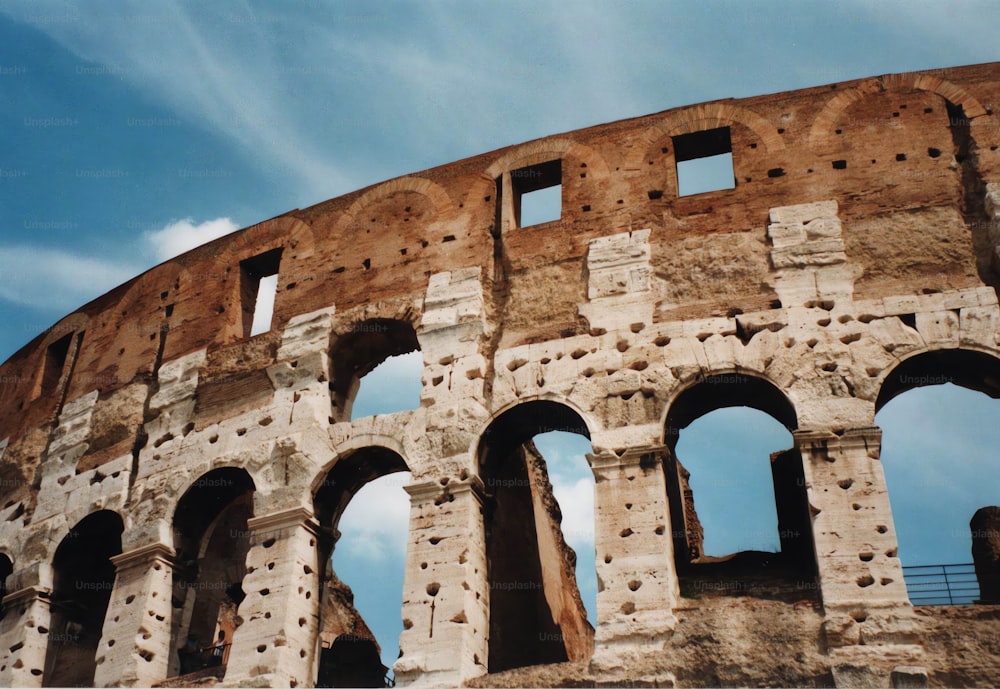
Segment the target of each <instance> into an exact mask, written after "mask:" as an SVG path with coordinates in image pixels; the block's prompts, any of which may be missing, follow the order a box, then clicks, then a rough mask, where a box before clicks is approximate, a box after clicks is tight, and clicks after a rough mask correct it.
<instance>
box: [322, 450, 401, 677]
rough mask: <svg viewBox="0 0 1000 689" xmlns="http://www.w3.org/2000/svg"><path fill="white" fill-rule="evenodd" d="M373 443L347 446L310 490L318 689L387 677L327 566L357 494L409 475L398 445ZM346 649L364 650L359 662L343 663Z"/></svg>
mask: <svg viewBox="0 0 1000 689" xmlns="http://www.w3.org/2000/svg"><path fill="white" fill-rule="evenodd" d="M373 440H375V438H374V437H373V436H365V437H364V438H358V439H356V442H354V443H350V444H351V445H352V447H350V448H345V449H344V451H342V452H340V453H339V454H338V456H337V457H336V458H335V459H334V460H333V461H332V462H330V463H328V464H327V465H326V466H325V467H324V468H323V470H322V471H321V472H320V473H319V475H318V477H317V478H316V480H314V481H313V484H312V486H311V492H312V495H313V513H314V514H315V515H316V520H317V521H318V522H319V534H318V538H317V543H316V547H317V550H318V551H319V552H318V555H319V557H318V562H319V564H320V572H319V580H320V586H321V593H320V608H319V646H320V661H319V669H318V683H317V686H355V685H356V682H357V681H358V680H359V679H360V678H362V677H364V678H376V679H378V680H379V681H380V682H381V681H382V680H383V679H384V677H385V676H386V673H387V672H388V668H387V667H386V666H384V665H382V661H381V659H380V654H379V651H380V648H379V644H378V640H377V639H376V638H375V635H374V633H373V632H372V630H371V629H370V628H369V626H368V624H367V623H366V622H365V620H364V619H363V618H362V616H361V614H360V613H359V611H358V610H357V609H356V608H355V607H354V594H353V592H352V591H351V589H350V587H349V586H348V585H347V584H345V583H344V582H343V581H341V580H340V578H339V577H338V576H337V574H336V572H335V570H334V567H333V560H332V558H333V555H334V551H335V548H336V543H337V541H338V540H339V538H340V531H339V529H338V526H339V524H340V518H341V517H342V516H343V514H344V512H345V510H346V509H347V506H348V505H349V504H350V502H351V501H352V500H353V499H354V497H355V495H357V493H358V491H360V490H361V489H362V488H363V487H364V486H365V485H367V484H368V483H370V482H371V481H374V480H376V479H379V478H383V477H385V476H388V475H390V474H394V473H398V472H405V471H409V465H408V463H407V461H406V459H405V457H404V455H403V453H402V447H401V443H399V442H398V441H395V440H393V439H388V438H386V439H385V441H386V442H384V443H378V442H377V441H376V442H375V443H371V442H369V441H373ZM345 644H346V645H347V646H348V647H349V648H350V649H354V650H356V651H357V650H360V649H364V650H365V651H366V653H365V654H364V657H356V658H355V659H354V662H348V661H347V660H346V659H345V656H344V651H345V648H344V646H345ZM361 686H373V685H369V684H363V685H361Z"/></svg>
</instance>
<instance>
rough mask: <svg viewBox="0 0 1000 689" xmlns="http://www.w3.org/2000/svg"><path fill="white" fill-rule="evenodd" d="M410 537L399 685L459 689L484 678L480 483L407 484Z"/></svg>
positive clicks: (486, 598) (483, 537)
mask: <svg viewBox="0 0 1000 689" xmlns="http://www.w3.org/2000/svg"><path fill="white" fill-rule="evenodd" d="M406 492H407V493H409V494H410V533H409V541H408V543H407V547H406V577H405V580H404V583H403V633H402V634H401V635H400V639H399V645H400V649H401V651H402V655H401V656H400V658H399V660H397V661H396V663H395V664H394V666H393V670H394V673H395V676H396V682H397V684H398V685H400V686H404V685H405V686H415V685H421V686H435V687H440V686H454V687H457V686H461V684H462V682H463V681H464V680H466V679H470V678H472V677H477V676H479V675H483V674H486V671H487V665H486V664H487V660H488V657H489V641H488V636H489V605H490V600H489V589H488V586H489V584H488V580H487V572H486V534H485V531H484V527H483V514H482V507H483V502H482V500H483V498H482V493H483V484H482V481H480V480H479V478H478V477H475V476H474V477H471V478H468V479H464V480H461V481H449V482H447V483H445V484H444V485H442V484H441V482H436V481H425V482H419V483H414V484H411V485H409V486H407V487H406Z"/></svg>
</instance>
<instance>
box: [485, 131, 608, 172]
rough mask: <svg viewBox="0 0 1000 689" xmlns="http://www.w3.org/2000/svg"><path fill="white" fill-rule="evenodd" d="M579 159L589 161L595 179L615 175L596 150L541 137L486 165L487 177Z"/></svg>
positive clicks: (567, 141)
mask: <svg viewBox="0 0 1000 689" xmlns="http://www.w3.org/2000/svg"><path fill="white" fill-rule="evenodd" d="M565 157H573V158H579V159H580V160H582V161H583V162H585V163H587V171H588V174H589V175H591V176H592V177H593V178H595V179H607V178H608V177H610V175H611V171H610V168H609V167H608V163H607V161H606V160H605V159H604V156H602V155H601V154H600V153H598V152H597V151H596V150H595V149H593V148H591V147H590V146H587V145H586V144H582V143H578V142H576V141H573V140H572V139H565V138H557V139H540V140H538V141H532V142H531V143H527V144H522V145H520V146H515V147H514V148H513V149H511V150H508V151H507V152H506V153H504V154H503V155H501V156H500V157H499V158H497V159H496V160H494V161H493V162H492V163H491V164H490V166H489V167H488V168H486V171H485V174H486V177H485V179H488V180H489V181H490V182H491V183H492V181H493V180H495V179H496V178H497V177H499V176H500V175H501V174H503V173H504V172H507V171H508V170H516V169H518V168H522V167H527V166H528V165H536V164H538V163H544V162H546V161H549V160H555V159H557V158H559V159H561V158H565Z"/></svg>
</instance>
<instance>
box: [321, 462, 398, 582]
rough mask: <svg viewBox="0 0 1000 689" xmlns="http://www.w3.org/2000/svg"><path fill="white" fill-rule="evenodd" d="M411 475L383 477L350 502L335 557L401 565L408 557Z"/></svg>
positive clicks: (365, 487) (367, 485)
mask: <svg viewBox="0 0 1000 689" xmlns="http://www.w3.org/2000/svg"><path fill="white" fill-rule="evenodd" d="M409 482H410V473H409V472H400V473H396V474H390V475H388V476H383V477H382V478H378V479H375V480H374V481H372V482H370V483H368V484H366V485H365V486H364V487H363V488H362V489H361V490H359V491H358V492H357V494H356V495H355V496H354V497H353V498H352V499H351V502H350V504H348V506H347V509H346V510H345V512H344V516H343V517H342V518H341V520H340V525H339V526H338V528H339V530H340V532H341V534H343V535H342V537H341V539H340V541H339V542H338V543H337V550H338V551H339V553H337V552H335V553H334V556H333V561H334V563H336V562H337V558H338V555H340V556H343V555H346V556H348V557H358V558H364V559H365V560H368V561H370V562H373V563H384V562H390V561H398V560H400V559H402V558H403V556H404V554H405V553H406V538H407V534H408V533H409V519H410V496H409V495H407V493H406V491H405V490H403V486H405V485H407V484H408V483H409Z"/></svg>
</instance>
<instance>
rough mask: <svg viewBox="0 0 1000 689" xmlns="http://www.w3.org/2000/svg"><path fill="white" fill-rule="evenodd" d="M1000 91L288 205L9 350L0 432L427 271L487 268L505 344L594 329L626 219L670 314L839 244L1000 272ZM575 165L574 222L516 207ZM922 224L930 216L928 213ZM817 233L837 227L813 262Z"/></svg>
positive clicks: (516, 164) (741, 297)
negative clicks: (718, 167) (256, 317)
mask: <svg viewBox="0 0 1000 689" xmlns="http://www.w3.org/2000/svg"><path fill="white" fill-rule="evenodd" d="M997 99H1000V63H993V64H986V65H976V66H970V67H961V68H952V69H940V70H931V71H926V72H918V73H910V74H893V75H886V76H881V77H873V78H867V79H860V80H856V81H850V82H844V83H838V84H832V85H828V86H820V87H815V88H809V89H804V90H799V91H794V92H788V93H781V94H776V95H769V96H760V97H754V98H746V99H740V100H733V99H728V100H720V101H715V102H711V103H704V104H699V105H692V106H687V107H681V108H675V109H672V110H668V111H664V112H660V113H656V114H653V115H648V116H644V117H638V118H635V119H630V120H624V121H620V122H614V123H610V124H605V125H600V126H595V127H590V128H587V129H583V130H579V131H575V132H569V133H566V134H559V135H554V136H550V137H546V138H543V139H539V140H536V141H532V142H528V143H524V144H520V145H516V146H511V147H508V148H504V149H501V150H498V151H493V152H490V153H486V154H483V155H479V156H476V157H473V158H469V159H466V160H462V161H458V162H455V163H451V164H448V165H444V166H441V167H437V168H433V169H430V170H426V171H424V172H418V173H414V174H412V175H407V176H404V177H400V178H397V179H393V180H390V181H387V182H383V183H380V184H376V185H373V186H371V187H368V188H365V189H362V190H359V191H356V192H353V193H351V194H347V195H344V196H341V197H339V198H336V199H332V200H329V201H325V202H323V203H320V204H317V205H315V206H312V207H310V208H306V209H301V210H299V209H296V210H293V211H290V212H288V213H285V214H283V215H281V216H279V217H276V218H273V219H271V220H267V221H264V222H262V223H259V224H257V225H253V226H251V227H248V228H246V229H244V230H241V231H239V232H236V233H233V234H231V235H228V236H226V237H223V238H221V239H218V240H216V241H213V242H212V243H210V244H208V245H205V246H203V247H200V248H197V249H195V250H193V251H190V252H188V253H186V254H184V255H182V256H179V257H177V258H175V259H172V260H170V261H167V262H165V263H163V264H161V265H159V266H156V267H155V268H153V269H151V270H149V271H147V272H146V273H144V274H143V275H141V276H139V277H137V278H135V279H134V280H131V281H130V282H128V283H126V284H124V285H121V286H120V287H118V288H116V289H114V290H112V291H111V292H109V293H107V294H105V295H104V296H102V297H100V298H98V299H96V300H94V301H92V302H91V303H89V304H87V305H86V306H84V307H82V308H81V309H80V310H78V311H77V312H75V313H73V314H71V315H68V316H66V317H65V318H63V319H62V320H60V321H59V322H58V323H57V324H55V325H54V326H53V328H52V329H51V330H50V331H48V332H46V333H45V334H43V335H41V336H39V337H38V338H36V339H35V340H33V341H32V342H31V343H29V344H28V345H26V346H25V347H23V348H22V349H21V350H20V351H18V352H17V353H16V354H14V355H13V356H12V357H11V358H10V359H9V360H8V361H6V362H5V363H4V364H3V365H2V366H0V440H2V439H8V440H9V441H10V442H13V441H14V440H15V439H18V438H21V437H23V436H25V435H27V434H29V433H31V432H33V430H34V429H39V428H42V427H45V426H46V425H47V424H49V423H50V422H51V421H52V420H53V419H54V418H55V416H56V415H57V414H58V413H59V412H60V410H62V409H63V407H64V405H66V404H68V403H71V402H73V401H74V400H76V399H78V398H81V397H82V396H85V395H88V394H92V393H94V392H95V391H96V393H97V394H98V395H100V396H101V397H102V398H104V397H106V396H108V395H111V394H112V393H114V392H115V391H116V390H120V389H123V388H125V387H126V386H127V385H128V384H129V383H130V382H132V381H135V380H137V379H147V380H148V379H150V377H151V375H152V373H153V371H155V370H157V369H159V367H160V366H161V365H162V364H165V363H167V362H170V361H173V360H176V359H177V358H178V357H180V356H182V355H184V354H187V353H190V352H193V351H196V350H201V349H206V350H207V356H208V360H207V362H205V365H204V368H203V369H202V379H203V380H211V379H212V377H213V376H215V375H222V374H227V375H232V374H238V373H240V372H244V371H254V370H256V371H259V370H261V369H262V368H265V367H266V366H268V365H269V364H271V363H273V362H274V361H276V360H277V359H276V357H277V355H278V348H279V344H280V335H281V332H282V330H283V329H284V328H285V327H286V326H287V325H288V323H289V322H290V321H291V320H292V319H293V318H294V317H295V316H297V315H300V314H306V313H311V312H315V311H317V310H319V309H323V308H326V307H329V306H332V305H335V306H336V317H335V318H336V322H337V323H338V324H340V325H337V326H335V328H334V329H335V330H338V329H339V330H340V331H343V330H344V328H345V327H346V326H345V325H343V324H347V323H352V322H357V321H358V320H359V319H365V318H395V319H398V320H403V321H408V322H410V323H411V324H413V325H414V326H415V327H417V326H418V325H419V324H420V322H421V316H422V312H423V309H424V305H425V297H426V298H427V299H430V296H428V295H430V294H431V292H432V291H433V290H430V291H429V290H428V285H429V283H431V286H432V287H433V285H434V284H436V283H434V282H433V280H432V276H436V277H434V278H433V279H434V280H438V281H440V280H441V279H442V278H441V277H440V274H443V273H448V272H450V271H462V270H465V271H468V270H469V269H470V267H475V266H479V267H480V273H479V276H478V279H479V281H480V283H481V285H482V294H483V295H485V298H486V301H487V303H486V304H484V305H483V306H484V308H485V309H486V312H487V313H488V321H489V322H490V324H491V327H492V328H493V329H494V330H493V331H492V332H490V333H488V335H489V336H490V337H491V338H492V342H493V347H510V346H515V345H519V344H524V343H531V342H542V341H546V340H551V339H557V338H560V337H566V336H571V335H575V334H580V333H586V332H592V331H593V330H594V328H595V324H594V323H589V322H587V318H586V317H585V309H583V308H578V305H580V304H582V303H585V302H587V300H588V299H594V298H600V297H601V296H602V295H607V294H612V293H614V291H615V289H616V287H615V286H614V281H615V279H616V278H615V277H614V275H615V273H613V272H611V273H608V279H609V280H610V281H611V282H609V283H608V286H606V287H601V286H600V284H597V283H595V281H594V279H593V275H594V274H596V273H597V272H598V271H600V270H603V269H604V267H602V266H600V265H597V263H595V261H598V260H599V257H600V255H601V252H602V251H603V252H605V253H607V252H610V253H611V254H614V253H615V252H619V253H621V252H624V253H625V254H627V253H628V252H629V251H630V249H629V247H627V246H626V247H624V248H622V247H617V248H616V247H612V246H607V247H602V246H596V245H594V246H592V244H591V242H592V240H595V239H599V238H603V237H607V236H608V235H612V234H620V233H623V232H628V231H630V230H635V231H640V230H641V231H645V230H648V231H649V232H648V235H646V236H643V237H642V238H641V239H642V241H641V242H639V241H638V240H637V244H636V246H637V247H638V248H636V249H635V250H636V251H639V252H648V261H647V260H646V259H644V265H648V266H649V269H648V271H647V272H646V273H642V272H640V273H633V274H631V275H632V277H630V278H629V279H634V280H637V281H638V282H637V283H636V284H635V285H632V287H629V288H628V289H642V290H648V291H651V292H652V294H651V296H652V301H653V303H654V305H655V308H654V312H653V321H654V322H666V321H676V320H684V319H691V318H704V317H710V316H725V315H727V314H729V315H731V314H732V313H739V312H750V311H756V310H761V309H767V308H775V307H776V306H780V301H781V299H780V295H779V290H778V289H777V284H776V283H777V281H780V269H781V267H782V266H783V265H791V264H796V262H798V263H799V264H801V263H802V262H803V261H806V262H808V261H812V260H829V261H834V262H835V261H836V260H837V259H836V256H838V255H840V254H839V253H838V252H840V253H843V252H846V254H848V255H850V256H852V257H853V264H854V265H853V270H855V271H856V273H857V274H856V275H854V276H853V279H854V282H853V290H854V295H853V296H854V297H855V298H871V297H876V296H878V295H881V294H885V293H891V294H917V293H927V292H928V291H932V292H933V291H944V290H954V289H965V288H971V287H981V286H983V285H991V286H992V285H993V284H995V280H994V275H993V269H992V267H991V261H990V255H991V249H990V241H989V237H988V235H989V228H988V227H986V226H985V224H984V223H981V222H980V223H979V224H978V225H977V223H976V222H971V221H970V218H974V219H978V218H982V217H984V216H983V213H982V203H983V200H982V199H983V192H984V180H996V179H1000V174H998V173H1000V150H998V147H1000V128H998V126H997V124H998V120H997V116H996V115H995V114H994V113H993V111H992V108H991V103H994V102H996V101H997ZM697 133H703V134H702V135H701V136H694V137H685V136H684V135H691V134H697ZM720 137H722V138H720ZM726 150H728V151H731V153H732V164H733V173H734V177H735V186H734V187H733V188H730V189H721V190H717V191H713V192H709V193H701V194H694V195H689V196H679V195H678V179H677V176H678V175H677V166H676V163H677V162H680V161H682V160H686V159H690V158H698V157H701V156H704V155H707V154H711V153H714V152H723V151H726ZM505 180H506V181H505ZM559 183H561V194H562V211H561V217H560V218H559V219H558V220H554V221H551V222H546V223H542V224H538V225H533V226H530V227H518V212H517V211H516V210H513V212H503V208H504V204H507V206H508V208H514V206H515V205H516V198H511V192H513V194H514V195H519V194H521V193H528V192H530V191H532V190H533V189H535V188H538V187H544V186H550V185H552V184H559ZM504 189H507V190H508V197H507V198H498V196H502V195H503V190H504ZM821 201H823V202H831V201H832V202H835V203H834V204H831V205H833V207H834V211H833V218H834V220H836V221H837V222H839V223H841V224H842V232H840V233H838V234H840V235H841V237H840V238H839V239H837V238H834V239H830V238H829V237H825V235H824V231H825V230H824V227H825V225H824V223H825V222H826V221H825V220H824V221H822V222H816V218H783V217H779V218H775V217H770V215H769V213H770V209H772V208H776V207H782V206H786V205H789V204H791V203H796V204H802V203H809V202H821ZM977 204H978V207H977ZM820 211H822V209H820ZM818 212H819V211H818ZM821 214H822V213H820V215H821ZM817 217H819V216H817ZM880 217H881V218H886V219H887V220H886V221H885V222H876V221H875V220H876V219H878V218H880ZM837 218H839V220H838V219H837ZM821 220H822V218H821ZM814 223H815V224H814ZM927 226H932V227H934V228H935V232H934V233H933V235H931V236H928V234H927V233H926V232H925V231H919V232H917V231H916V229H917V228H920V227H927ZM970 230H971V231H970ZM637 236H638V235H637ZM823 241H832V242H833V244H835V245H836V246H834V245H829V246H826V245H824V246H820V247H819V248H820V249H822V250H823V252H825V253H823V255H824V256H826V257H827V258H825V259H816V258H815V257H816V256H817V255H819V254H817V253H816V251H818V250H819V249H816V247H815V246H813V244H815V243H816V242H820V243H821V244H822V242H823ZM810 243H813V244H810ZM639 244H641V245H642V246H639ZM806 245H808V246H806ZM817 246H819V245H817ZM796 247H798V248H796ZM803 247H804V248H803ZM810 247H812V248H810ZM588 249H590V259H589V261H588ZM814 249H816V250H815V251H814ZM831 256H832V258H830V257H831ZM803 257H805V258H803ZM607 260H609V261H611V263H614V262H615V261H617V260H619V259H618V258H615V257H614V256H611V257H610V258H608V259H607ZM625 263H627V260H626V261H625ZM272 267H274V268H277V271H278V275H279V279H278V283H279V289H278V293H277V297H276V303H275V315H274V320H273V327H272V328H271V330H270V331H269V332H267V333H265V334H261V335H258V336H255V337H253V338H250V337H249V330H248V328H249V325H248V323H247V322H246V321H247V315H246V311H247V303H246V291H247V286H246V284H245V283H246V281H247V275H251V276H253V275H255V274H267V273H268V272H269V271H270V270H271V269H272ZM776 271H777V274H778V275H779V277H778V278H777V279H776ZM456 274H458V273H456ZM458 275H464V273H461V274H458ZM455 279H457V278H455ZM623 289H624V288H623ZM595 290H596V291H595ZM602 290H604V291H602ZM53 358H54V359H55V362H56V363H57V364H59V366H58V367H54V366H53V362H52V361H51V360H52V359H53ZM67 361H72V364H71V365H69V364H65V362H67ZM64 364H65V366H64ZM161 378H162V374H161ZM108 440H113V439H108ZM112 444H113V443H112Z"/></svg>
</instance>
